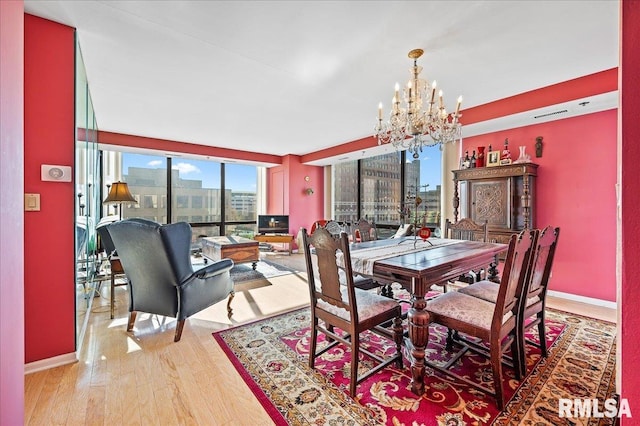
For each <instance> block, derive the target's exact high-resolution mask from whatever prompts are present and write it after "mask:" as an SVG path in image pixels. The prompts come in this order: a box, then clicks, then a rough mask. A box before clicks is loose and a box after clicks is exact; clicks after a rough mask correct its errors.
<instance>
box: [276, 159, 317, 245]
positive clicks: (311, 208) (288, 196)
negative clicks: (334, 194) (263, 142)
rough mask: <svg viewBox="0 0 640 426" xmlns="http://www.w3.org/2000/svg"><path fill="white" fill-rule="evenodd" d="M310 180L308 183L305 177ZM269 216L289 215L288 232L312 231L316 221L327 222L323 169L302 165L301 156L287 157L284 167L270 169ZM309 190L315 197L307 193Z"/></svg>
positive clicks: (283, 163)
mask: <svg viewBox="0 0 640 426" xmlns="http://www.w3.org/2000/svg"><path fill="white" fill-rule="evenodd" d="M307 176H308V177H309V180H308V181H307V180H305V177H307ZM267 182H268V183H269V185H268V188H267V200H268V201H267V213H268V214H269V213H272V214H288V215H289V226H290V228H289V231H290V232H291V233H292V234H293V235H297V233H298V230H299V229H300V228H303V227H304V228H307V230H309V229H310V228H311V225H312V224H313V222H315V221H316V220H318V219H324V217H323V216H324V213H323V212H324V204H323V202H324V168H323V167H318V166H308V165H305V164H302V160H301V157H299V156H297V155H286V156H284V157H283V158H282V166H276V167H271V168H270V169H268V170H267ZM307 188H311V189H313V194H310V195H309V194H307V193H306V192H305V190H306V189H307Z"/></svg>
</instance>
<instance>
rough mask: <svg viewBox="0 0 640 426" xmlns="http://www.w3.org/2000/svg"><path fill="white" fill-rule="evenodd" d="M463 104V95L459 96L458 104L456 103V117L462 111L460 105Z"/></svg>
mask: <svg viewBox="0 0 640 426" xmlns="http://www.w3.org/2000/svg"><path fill="white" fill-rule="evenodd" d="M461 104H462V96H458V104H457V105H456V117H457V116H458V114H459V113H460V105H461Z"/></svg>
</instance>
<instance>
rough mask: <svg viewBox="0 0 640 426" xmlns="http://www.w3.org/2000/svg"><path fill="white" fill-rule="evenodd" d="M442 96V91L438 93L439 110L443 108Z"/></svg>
mask: <svg viewBox="0 0 640 426" xmlns="http://www.w3.org/2000/svg"><path fill="white" fill-rule="evenodd" d="M442 95H444V93H442V90H441V91H440V92H438V97H439V98H440V109H442V108H444V101H443V100H442Z"/></svg>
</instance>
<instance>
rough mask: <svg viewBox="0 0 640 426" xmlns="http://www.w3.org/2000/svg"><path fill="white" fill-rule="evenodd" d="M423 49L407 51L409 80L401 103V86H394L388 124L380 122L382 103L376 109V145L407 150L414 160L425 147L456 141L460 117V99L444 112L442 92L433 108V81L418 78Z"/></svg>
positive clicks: (434, 98) (458, 133)
mask: <svg viewBox="0 0 640 426" xmlns="http://www.w3.org/2000/svg"><path fill="white" fill-rule="evenodd" d="M423 53H424V51H423V50H422V49H414V50H412V51H411V52H409V58H411V59H413V67H412V68H411V69H410V72H411V80H409V83H408V84H407V87H406V88H405V89H404V91H403V99H404V104H403V105H401V101H400V87H399V86H398V83H396V88H395V94H394V96H393V100H392V107H391V113H390V114H389V121H388V122H384V121H383V118H382V117H383V115H382V102H381V103H380V105H379V106H378V123H377V125H376V128H375V132H376V137H377V138H378V145H381V144H386V143H392V144H393V146H394V147H395V148H396V149H397V150H405V149H406V150H409V151H411V152H412V153H413V158H418V157H419V154H418V153H419V152H422V148H423V147H424V146H433V145H438V144H445V143H450V142H455V141H456V139H460V136H461V129H462V126H461V125H460V122H459V118H460V117H461V116H462V114H460V104H461V103H462V96H460V97H458V103H457V105H456V110H455V112H454V113H453V114H450V113H447V110H446V109H445V107H444V101H443V99H442V90H440V92H439V94H438V100H437V102H438V105H436V82H435V80H434V81H433V83H432V84H431V85H429V83H428V82H427V81H426V80H423V79H421V78H420V71H422V67H420V66H418V58H419V57H420V56H422V54H423Z"/></svg>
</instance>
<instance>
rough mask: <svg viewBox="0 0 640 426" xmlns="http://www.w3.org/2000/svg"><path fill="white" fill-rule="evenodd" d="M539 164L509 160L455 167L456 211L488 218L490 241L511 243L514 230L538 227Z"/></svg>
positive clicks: (480, 220)
mask: <svg viewBox="0 0 640 426" xmlns="http://www.w3.org/2000/svg"><path fill="white" fill-rule="evenodd" d="M537 170H538V165H537V164H533V163H519V164H509V165H505V166H495V167H476V168H471V169H463V170H453V183H454V194H453V215H454V221H455V222H457V221H458V217H459V218H460V219H462V218H469V219H472V220H473V221H474V222H477V223H484V221H485V220H486V221H487V223H488V228H489V241H490V242H498V243H508V242H509V238H510V237H511V235H512V234H514V233H519V232H520V231H522V230H523V229H525V228H534V227H535V217H536V215H535V206H536V195H535V194H536V184H535V182H536V175H537Z"/></svg>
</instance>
